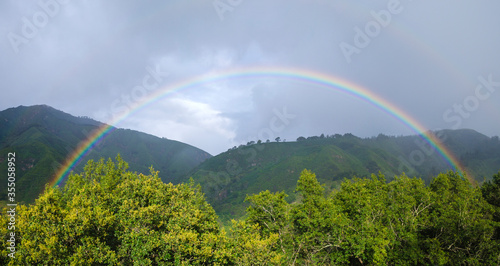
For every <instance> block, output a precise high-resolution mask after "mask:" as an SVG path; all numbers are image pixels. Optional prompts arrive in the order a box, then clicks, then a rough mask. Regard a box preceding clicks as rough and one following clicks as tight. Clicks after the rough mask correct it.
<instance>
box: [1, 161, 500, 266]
mask: <svg viewBox="0 0 500 266" xmlns="http://www.w3.org/2000/svg"><path fill="white" fill-rule="evenodd" d="M127 168H128V164H127V163H126V162H124V161H123V160H122V159H121V157H120V156H118V157H117V158H116V160H115V161H112V160H108V161H106V162H105V161H104V160H103V159H101V160H99V161H98V162H94V161H92V160H91V161H89V162H88V163H87V165H86V166H85V170H84V172H83V173H81V174H72V175H71V176H70V178H69V180H68V182H67V183H66V184H65V186H64V187H62V188H52V187H47V188H46V190H45V192H44V193H43V194H42V195H41V196H40V197H39V198H38V199H37V200H36V202H35V203H34V204H31V205H20V206H18V207H17V209H16V228H15V231H14V233H15V235H16V253H15V258H13V259H12V258H10V257H8V250H7V244H8V243H7V241H5V240H6V239H8V237H9V234H10V231H9V230H8V229H7V224H8V220H9V218H8V216H6V215H2V217H1V219H0V234H1V235H2V236H4V241H2V242H1V243H0V248H1V251H0V263H1V264H2V265H5V264H9V265H19V264H30V265H38V264H45V265H82V264H83V265H88V264H91V265H109V264H111V265H117V264H125V265H163V264H167V265H365V264H367V265H379V264H386V265H421V264H426V265H427V264H433V265H435V264H439V265H456V264H471V265H498V264H499V263H500V255H499V254H500V240H499V238H498V232H499V231H498V230H499V224H500V223H499V221H498V215H499V212H498V210H499V206H498V198H499V197H500V189H499V186H500V173H499V174H497V175H495V176H494V178H493V180H492V181H489V182H486V183H485V184H484V185H483V187H474V186H472V185H471V184H470V183H469V182H468V181H467V179H466V177H463V176H461V175H460V174H458V173H455V172H448V173H445V174H439V175H438V176H437V177H435V178H434V179H433V180H432V182H431V183H430V184H429V185H426V184H425V182H424V181H423V180H422V179H420V178H409V177H407V176H406V175H404V174H403V175H401V176H398V177H396V178H395V179H394V180H392V181H390V182H387V180H386V178H385V176H384V175H383V174H382V173H379V174H378V175H375V174H372V175H371V177H370V178H353V179H350V180H344V181H343V182H342V183H341V184H340V186H339V187H338V188H337V189H334V190H332V191H327V190H326V189H325V185H324V184H321V183H320V182H319V181H318V179H317V178H316V175H315V174H314V173H313V172H312V171H309V170H303V171H302V172H301V174H300V177H299V179H298V180H297V183H296V190H295V193H297V198H296V201H294V202H292V203H289V202H287V201H286V198H287V194H286V193H285V192H284V191H281V192H274V193H273V192H270V191H269V190H266V191H262V192H260V193H258V194H254V195H249V196H247V197H246V201H247V202H248V204H249V206H248V208H247V211H246V216H245V218H244V219H241V220H238V221H235V220H233V221H232V222H231V225H230V227H229V228H228V229H229V230H228V233H226V231H225V230H223V229H221V226H220V225H219V223H218V216H217V215H216V213H215V211H214V209H213V208H212V207H211V206H210V205H209V204H208V203H207V201H206V200H205V198H204V195H203V193H202V192H201V187H200V186H199V185H198V186H195V183H194V181H193V180H191V181H190V182H189V183H188V184H178V185H173V184H171V183H168V184H165V183H163V182H162V181H161V180H160V178H159V177H158V172H156V171H154V170H153V169H152V168H151V169H150V174H149V175H143V174H137V173H134V172H130V171H128V170H127ZM5 211H6V210H4V213H5Z"/></svg>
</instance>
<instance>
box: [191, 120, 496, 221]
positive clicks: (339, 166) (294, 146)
mask: <svg viewBox="0 0 500 266" xmlns="http://www.w3.org/2000/svg"><path fill="white" fill-rule="evenodd" d="M436 134H440V135H441V136H443V140H444V142H443V143H444V145H445V146H446V147H447V148H448V149H449V150H450V151H452V152H453V153H454V154H455V155H456V156H457V157H458V158H459V160H460V161H461V163H462V164H463V165H464V166H465V167H466V168H467V170H468V171H469V173H470V174H471V175H472V176H473V177H474V178H475V180H476V181H477V182H482V181H484V180H485V179H488V178H491V177H492V176H493V174H495V173H497V172H498V171H499V170H500V141H499V139H498V137H493V138H489V137H487V136H485V135H482V134H480V133H478V132H476V131H473V130H444V131H440V132H436ZM249 144H250V145H245V146H243V145H242V146H240V147H238V148H233V149H230V150H228V151H227V152H224V153H221V154H219V155H217V156H214V157H212V158H210V159H208V160H206V161H205V162H203V163H202V164H201V165H200V166H198V167H196V168H195V169H194V170H193V171H192V172H191V173H190V176H192V177H193V179H194V180H195V182H197V183H200V184H201V186H202V188H203V189H204V192H205V195H206V197H207V201H208V202H209V203H210V204H211V205H212V206H213V207H214V209H215V210H216V212H217V213H218V214H219V216H220V217H221V218H222V220H227V219H229V218H235V217H239V216H241V215H243V213H244V210H245V208H246V206H247V205H246V204H243V201H244V199H245V197H246V195H250V194H254V193H259V192H260V191H264V190H270V191H272V192H275V191H285V192H286V193H287V194H288V195H289V197H288V200H289V201H290V202H293V201H295V198H296V195H295V193H294V189H295V187H296V184H297V180H298V177H299V174H300V172H301V171H302V170H303V169H305V168H306V169H309V170H311V171H312V172H314V173H316V175H317V178H318V180H319V181H320V182H321V183H323V184H326V189H327V191H331V190H332V189H335V188H337V187H338V185H339V184H340V182H342V180H343V179H344V178H351V177H353V176H357V177H366V176H369V175H370V174H371V173H378V172H379V171H380V172H381V173H383V174H384V175H385V176H386V178H387V179H388V180H391V179H393V177H394V176H395V175H399V174H401V173H402V172H405V173H406V174H407V175H408V176H416V177H421V178H423V179H424V180H426V181H427V182H428V181H429V180H430V179H431V178H432V177H433V176H436V175H437V174H439V173H440V172H446V171H448V170H450V169H451V166H450V165H449V164H448V163H447V162H446V161H445V160H444V159H443V158H442V157H441V156H440V155H439V154H438V152H437V151H433V150H428V149H427V148H428V146H425V145H423V144H422V139H421V137H420V136H416V135H415V136H401V137H389V136H385V135H379V136H377V137H374V138H366V139H362V138H358V137H356V136H354V135H352V134H345V135H339V134H336V135H332V136H326V137H325V136H324V135H322V136H319V137H309V138H307V139H306V138H303V137H300V138H299V139H298V140H297V141H296V142H272V143H260V142H259V143H258V144H257V143H249ZM415 151H420V154H424V155H425V156H423V157H415V158H417V159H418V160H417V159H415V158H413V159H410V155H411V154H412V152H413V153H416V152H415ZM417 153H418V152H417Z"/></svg>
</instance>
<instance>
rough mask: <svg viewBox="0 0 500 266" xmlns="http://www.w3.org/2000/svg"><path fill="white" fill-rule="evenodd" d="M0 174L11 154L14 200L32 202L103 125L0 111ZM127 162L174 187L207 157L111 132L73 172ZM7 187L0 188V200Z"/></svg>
mask: <svg viewBox="0 0 500 266" xmlns="http://www.w3.org/2000/svg"><path fill="white" fill-rule="evenodd" d="M0 122H1V124H0V155H1V156H0V172H2V173H6V172H7V164H6V163H4V161H3V160H5V159H6V158H7V156H6V155H7V153H8V152H16V159H17V163H18V164H17V167H16V176H17V180H16V186H17V189H18V194H17V195H18V198H17V200H18V201H21V202H23V201H24V202H33V201H34V200H35V198H37V197H38V195H39V194H40V193H41V191H42V190H43V188H44V187H45V184H47V183H48V182H49V180H51V179H52V178H53V177H54V174H55V172H56V171H57V169H59V168H60V167H61V166H62V164H63V162H64V160H66V158H68V157H69V156H70V155H71V154H72V153H73V152H74V150H75V149H76V148H77V147H78V145H79V144H81V143H83V142H84V141H85V140H86V139H87V138H88V137H89V136H91V135H92V132H93V131H94V130H97V129H98V128H99V127H100V126H102V125H103V124H102V123H100V122H97V121H95V120H92V119H90V118H86V117H74V116H72V115H69V114H66V113H64V112H61V111H58V110H56V109H54V108H51V107H49V106H45V105H38V106H30V107H24V106H20V107H16V108H10V109H7V110H4V111H1V112H0ZM118 153H119V154H121V156H122V157H123V158H124V159H126V160H127V161H128V162H129V163H130V169H131V170H132V171H137V172H140V173H148V172H149V167H151V166H152V165H154V166H155V167H156V168H157V169H158V170H160V171H162V177H163V181H165V182H178V179H180V178H185V176H186V175H187V173H188V172H189V171H190V170H191V169H193V168H194V167H195V166H197V165H199V164H200V163H201V162H203V161H204V160H205V159H207V158H209V157H210V156H211V155H210V154H208V153H206V152H204V151H202V150H200V149H198V148H195V147H193V146H190V145H187V144H184V143H181V142H178V141H173V140H168V139H164V138H158V137H155V136H152V135H148V134H145V133H141V132H137V131H133V130H125V129H117V128H113V129H112V130H111V133H109V134H108V135H107V136H106V137H105V138H104V139H103V140H101V141H100V142H98V143H97V144H96V145H95V146H94V147H93V149H92V150H91V151H90V152H89V153H88V154H87V155H86V156H85V157H83V158H82V160H81V161H80V164H79V165H77V166H76V168H75V171H77V172H80V171H82V170H83V165H85V162H86V161H87V160H89V159H99V158H101V157H106V158H107V157H115V156H116V154H118ZM6 193H7V187H6V183H5V182H1V183H0V200H5V197H6Z"/></svg>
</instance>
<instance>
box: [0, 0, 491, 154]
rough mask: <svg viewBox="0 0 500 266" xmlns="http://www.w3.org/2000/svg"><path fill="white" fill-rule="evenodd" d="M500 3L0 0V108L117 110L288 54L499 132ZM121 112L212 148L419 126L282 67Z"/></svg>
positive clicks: (428, 114) (286, 62)
mask: <svg viewBox="0 0 500 266" xmlns="http://www.w3.org/2000/svg"><path fill="white" fill-rule="evenodd" d="M499 10H500V2H499V1H456V0H449V1H410V0H401V1H393V0H387V1H352V0H341V1H334V0H328V1H320V0H286V1H284V0H283V1H281V0H273V1H269V0H267V1H261V0H217V1H213V0H199V1H198V0H197V1H194V0H193V1H190V0H178V1H173V0H170V1H123V0H120V1H118V0H116V1H68V0H66V1H62V0H61V1H60V2H57V1H56V0H41V1H17V0H11V1H0V36H1V39H0V84H1V96H0V110H4V109H7V108H9V107H16V106H19V105H25V106H28V105H35V104H47V105H50V106H52V107H54V108H56V109H59V110H62V111H64V112H67V113H70V114H73V115H80V116H90V117H92V118H94V119H96V120H99V121H102V122H107V123H112V122H113V121H114V120H113V117H115V118H116V117H117V116H118V115H119V114H120V113H121V112H123V111H125V112H126V111H127V110H128V109H129V108H132V107H130V106H136V105H142V102H141V101H142V100H144V99H148V96H152V95H155V93H158V91H159V90H162V89H164V88H169V86H171V85H172V84H176V83H177V82H181V81H183V80H189V79H193V78H197V77H202V76H204V75H212V76H217V75H221V73H225V72H227V71H228V70H229V71H230V70H233V69H240V68H247V67H263V66H267V67H274V68H277V69H287V68H290V67H292V68H300V69H306V70H309V71H314V72H321V73H324V74H326V75H331V76H333V77H337V78H341V79H344V80H348V81H350V82H353V83H356V84H358V85H360V86H363V87H364V88H366V89H368V90H370V91H371V92H373V93H375V94H377V95H379V96H380V97H382V98H384V99H386V100H387V101H389V102H392V103H393V104H395V105H396V106H398V107H399V108H401V109H403V110H404V111H406V112H407V113H408V114H409V115H411V116H412V117H413V118H415V119H416V120H417V121H419V122H420V123H422V124H423V125H424V126H425V127H426V128H428V129H431V130H436V129H443V128H472V129H475V130H477V131H479V132H481V133H483V134H486V135H488V136H494V135H500V123H499V122H500V119H499V117H500V50H499V47H500V16H499V15H498V11H499ZM144 85H146V87H148V89H145V88H144ZM138 86H143V87H142V89H141V87H138ZM116 126H117V127H120V128H130V129H135V130H139V131H143V132H146V133H150V134H153V135H156V136H159V137H165V138H169V139H175V140H179V141H182V142H185V143H188V144H191V145H194V146H196V147H199V148H201V149H204V150H206V151H208V152H209V153H211V154H213V155H215V154H218V153H220V152H222V151H225V150H227V149H228V148H231V147H232V146H235V145H239V144H241V143H246V142H247V141H250V140H257V139H259V138H266V137H267V136H280V137H281V138H282V139H287V140H295V139H296V138H297V137H299V136H306V137H307V136H311V135H320V134H321V133H325V134H334V133H340V134H343V133H353V134H354V135H357V136H360V137H370V136H376V135H378V134H379V133H384V134H386V135H408V134H414V133H415V132H413V131H412V130H410V129H409V128H408V127H406V126H405V125H403V124H402V123H401V122H400V121H398V120H396V119H395V118H394V117H392V116H390V115H388V114H387V113H386V112H383V111H382V110H380V109H379V108H377V107H375V106H374V105H373V104H370V103H368V102H366V101H362V100H360V99H358V98H356V97H353V96H351V95H348V94H346V93H342V92H339V91H335V90H332V89H328V88H324V87H319V86H318V85H314V84H310V83H307V82H302V81H297V80H290V79H283V78H278V77H272V76H263V77H254V78H244V79H241V78H240V79H238V78H231V79H221V80H219V81H217V82H206V83H200V84H199V85H197V86H194V87H190V88H188V89H184V90H179V91H177V92H175V93H172V94H168V95H167V96H166V97H163V98H161V99H159V100H157V101H153V102H151V103H149V104H147V105H145V106H144V108H142V109H140V110H139V111H137V112H135V113H133V114H132V115H129V116H127V117H126V118H125V119H124V120H122V121H121V122H119V123H117V124H116ZM263 140H264V139H263Z"/></svg>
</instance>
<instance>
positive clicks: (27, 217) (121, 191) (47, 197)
mask: <svg viewBox="0 0 500 266" xmlns="http://www.w3.org/2000/svg"><path fill="white" fill-rule="evenodd" d="M127 167H128V166H127V164H126V163H125V162H124V161H122V160H121V158H120V157H119V156H118V157H117V158H116V163H115V162H113V161H111V160H108V161H107V162H106V163H105V162H104V161H103V160H100V161H99V162H93V161H89V163H88V164H87V165H86V167H85V171H84V173H82V174H71V175H70V177H69V180H68V182H67V184H66V185H65V187H64V188H51V187H47V188H46V191H45V192H44V193H43V194H42V195H41V196H40V198H39V199H37V201H36V202H35V204H33V205H29V206H22V207H21V208H20V209H19V211H18V225H19V228H21V229H22V230H19V231H18V232H16V234H18V235H19V238H18V239H19V243H18V247H19V250H18V252H17V253H16V258H15V260H12V261H11V263H13V264H47V263H48V264H53V265H57V264H141V265H142V264H164V263H171V264H173V263H176V264H182V263H190V264H217V263H229V262H230V260H231V259H232V257H231V252H230V249H229V248H228V247H229V242H228V240H227V238H226V237H225V234H224V232H223V231H221V230H220V229H219V225H218V223H217V216H216V214H215V212H214V210H213V209H212V207H211V206H210V205H208V203H206V201H205V200H204V197H203V194H202V193H201V192H200V188H199V187H198V188H195V187H194V184H193V183H191V184H179V185H172V184H171V183H170V184H165V183H163V182H162V181H161V180H160V178H159V177H158V172H155V171H154V170H153V169H151V174H150V175H147V176H146V175H143V174H136V173H131V172H128V171H126V169H127Z"/></svg>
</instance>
